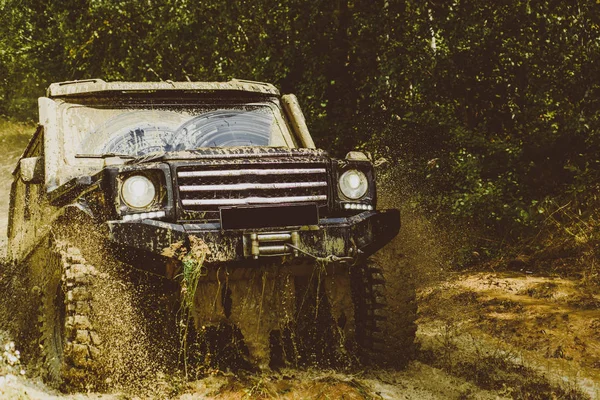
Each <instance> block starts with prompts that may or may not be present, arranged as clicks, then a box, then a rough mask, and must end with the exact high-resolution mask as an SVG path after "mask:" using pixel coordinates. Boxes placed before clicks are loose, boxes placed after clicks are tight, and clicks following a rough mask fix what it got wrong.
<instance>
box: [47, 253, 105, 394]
mask: <svg viewBox="0 0 600 400" xmlns="http://www.w3.org/2000/svg"><path fill="white" fill-rule="evenodd" d="M47 259H48V265H47V275H46V278H47V279H46V282H45V287H44V288H43V289H42V291H41V307H40V308H41V309H40V313H39V322H40V324H39V327H40V330H41V332H40V348H41V351H42V362H43V366H44V370H45V375H46V379H47V380H48V381H49V383H50V384H51V385H53V386H55V387H58V388H61V389H65V388H67V387H68V388H71V387H72V388H78V389H91V388H95V387H96V386H97V385H96V383H97V378H99V371H98V370H97V369H98V359H99V354H100V347H101V345H102V343H101V342H100V338H99V336H98V333H97V332H96V330H95V329H94V325H93V323H94V321H95V315H94V313H93V308H92V305H91V301H92V294H91V290H90V288H91V286H92V285H93V282H94V278H95V277H96V276H97V275H98V272H97V271H96V269H95V268H94V267H93V266H91V265H88V264H86V262H85V260H84V259H83V258H82V257H81V254H80V252H79V251H78V250H77V249H75V248H73V247H66V246H53V248H51V249H49V252H48V257H47Z"/></svg>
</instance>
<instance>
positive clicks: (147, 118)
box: [67, 104, 294, 157]
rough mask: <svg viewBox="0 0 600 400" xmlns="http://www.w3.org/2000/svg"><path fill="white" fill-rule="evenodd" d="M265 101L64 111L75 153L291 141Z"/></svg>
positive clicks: (277, 144)
mask: <svg viewBox="0 0 600 400" xmlns="http://www.w3.org/2000/svg"><path fill="white" fill-rule="evenodd" d="M278 112H279V111H278V108H277V107H276V106H275V105H272V104H271V105H270V104H244V105H236V106H203V107H202V108H185V109H183V108H177V109H173V108H170V109H169V108H163V109H147V108H146V109H143V108H142V109H140V108H135V109H132V108H129V109H105V108H94V107H85V106H83V107H82V106H74V107H71V108H70V109H69V111H68V112H67V115H68V117H67V118H68V119H69V120H70V121H69V122H70V124H69V125H70V126H71V127H72V128H75V129H74V132H73V133H74V136H75V138H74V139H75V140H76V141H77V142H78V143H79V145H78V146H76V148H77V149H78V150H77V151H76V154H77V156H84V157H85V156H102V155H109V154H110V155H127V156H143V155H146V154H150V153H157V152H169V151H181V150H194V149H198V148H203V147H236V146H271V147H282V146H283V147H294V144H293V141H292V139H291V136H290V134H289V132H288V131H287V127H286V126H285V123H284V122H283V120H282V119H281V116H280V115H279V118H277V113H278Z"/></svg>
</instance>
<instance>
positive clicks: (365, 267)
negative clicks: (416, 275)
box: [351, 259, 417, 368]
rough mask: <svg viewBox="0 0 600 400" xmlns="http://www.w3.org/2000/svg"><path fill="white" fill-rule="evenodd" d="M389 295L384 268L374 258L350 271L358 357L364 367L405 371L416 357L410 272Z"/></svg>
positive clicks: (415, 311) (397, 283)
mask: <svg viewBox="0 0 600 400" xmlns="http://www.w3.org/2000/svg"><path fill="white" fill-rule="evenodd" d="M405 272H406V273H405V274H404V275H406V276H403V277H402V278H404V279H397V282H396V281H394V284H395V286H396V287H394V289H395V290H394V293H393V295H394V296H393V297H394V298H393V301H389V302H388V300H392V296H391V294H392V293H389V295H388V293H387V288H386V280H385V278H384V271H383V269H382V268H381V267H380V266H379V265H378V264H377V263H376V262H375V261H374V260H371V259H368V260H366V261H365V262H364V263H362V264H360V265H358V266H356V267H353V268H352V270H351V282H352V297H353V301H354V318H355V324H356V342H357V345H358V352H359V358H360V359H361V361H362V362H363V363H365V364H370V365H377V366H383V367H396V368H402V367H404V366H406V364H407V363H408V362H409V361H410V360H411V359H412V358H414V355H415V350H416V348H415V343H414V341H415V333H416V324H415V320H416V316H417V304H416V298H415V287H414V282H413V281H412V279H411V278H410V274H409V273H408V272H409V271H405Z"/></svg>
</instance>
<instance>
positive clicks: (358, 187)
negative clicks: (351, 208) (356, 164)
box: [339, 169, 369, 200]
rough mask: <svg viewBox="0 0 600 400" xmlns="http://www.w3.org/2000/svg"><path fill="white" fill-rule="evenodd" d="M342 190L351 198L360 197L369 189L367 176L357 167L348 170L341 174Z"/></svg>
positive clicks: (340, 183)
mask: <svg viewBox="0 0 600 400" xmlns="http://www.w3.org/2000/svg"><path fill="white" fill-rule="evenodd" d="M339 185H340V190H341V191H342V193H343V194H344V196H346V197H347V198H349V199H352V200H357V199H360V198H361V197H363V196H364V195H365V193H367V190H368V189H369V181H368V180H367V176H366V175H365V174H364V173H362V172H360V171H357V170H355V169H351V170H348V171H346V172H344V173H343V174H342V176H340V181H339Z"/></svg>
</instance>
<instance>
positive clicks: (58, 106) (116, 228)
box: [8, 80, 415, 384]
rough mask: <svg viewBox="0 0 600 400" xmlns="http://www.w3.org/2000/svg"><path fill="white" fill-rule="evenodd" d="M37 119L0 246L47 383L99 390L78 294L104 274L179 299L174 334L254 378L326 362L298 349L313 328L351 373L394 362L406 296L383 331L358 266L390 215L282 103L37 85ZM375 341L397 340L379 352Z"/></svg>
mask: <svg viewBox="0 0 600 400" xmlns="http://www.w3.org/2000/svg"><path fill="white" fill-rule="evenodd" d="M39 106H40V124H39V127H38V129H37V131H36V133H35V134H34V136H33V138H32V139H31V142H30V144H29V145H28V147H27V149H26V150H25V153H24V155H23V157H22V158H21V160H20V162H19V164H18V165H17V167H16V169H15V171H14V177H15V179H14V183H13V186H12V191H11V205H10V218H9V228H8V235H9V249H10V250H9V251H10V255H11V256H12V259H13V260H14V261H15V262H16V263H17V264H19V265H22V268H24V269H26V270H27V273H28V277H29V278H28V279H29V284H30V286H31V287H32V288H33V289H35V290H33V291H32V293H33V292H35V293H39V296H40V299H39V304H40V306H39V309H40V311H39V314H40V316H39V321H41V322H40V332H41V333H40V347H41V348H42V353H43V354H42V358H43V359H44V364H45V365H46V367H47V368H46V369H47V375H48V376H49V378H50V380H51V381H53V382H58V383H60V382H63V383H67V384H70V383H73V382H75V381H76V380H77V379H81V377H82V376H87V378H86V379H88V380H90V381H91V380H92V378H90V376H94V374H96V375H101V372H99V371H101V370H102V366H101V365H100V364H101V362H100V360H102V357H103V356H102V353H103V351H104V350H103V348H104V347H106V346H105V343H106V342H107V341H109V340H110V338H106V337H104V338H103V337H101V336H102V335H101V334H100V333H99V331H101V330H102V329H101V327H96V326H94V325H95V324H96V325H98V324H101V325H102V326H104V324H105V323H106V321H105V322H100V321H101V320H102V316H101V315H99V312H98V308H97V307H96V306H95V302H97V301H99V300H100V296H102V294H101V293H100V292H98V293H94V290H93V288H94V287H96V286H98V284H97V283H94V282H96V280H97V279H98V276H102V277H103V278H102V279H108V278H107V276H109V275H110V273H104V272H103V268H107V266H109V265H118V266H119V267H116V269H115V268H113V269H112V270H111V271H112V274H115V272H114V271H127V269H132V270H139V271H145V272H146V273H147V274H151V275H152V276H162V277H164V278H166V279H171V280H173V281H175V282H179V283H181V284H182V285H183V286H184V288H185V291H186V292H187V293H188V294H189V293H190V292H191V291H192V295H193V301H192V302H191V303H190V310H191V315H192V317H193V320H194V321H195V324H194V326H193V327H192V328H193V329H192V330H195V331H196V332H197V334H198V335H199V336H202V332H204V336H205V337H206V336H207V335H208V334H207V333H206V330H207V329H209V328H210V327H211V326H220V327H223V326H233V327H234V331H235V332H237V334H238V336H240V337H241V338H242V339H240V341H241V343H242V345H241V347H242V348H243V349H244V351H246V353H247V359H248V360H249V361H250V362H251V363H254V364H258V365H260V366H265V365H268V364H269V363H270V364H271V365H275V364H277V363H292V364H297V363H298V360H301V362H309V361H310V360H308V358H310V357H308V356H306V352H307V350H306V349H311V351H313V352H317V353H318V352H319V351H320V350H315V349H316V348H319V346H321V348H322V347H323V346H325V347H326V346H327V345H326V344H325V345H324V344H323V343H321V344H318V343H316V342H318V341H319V340H318V339H319V336H323V332H324V331H323V326H324V325H328V326H329V327H330V328H331V329H329V328H328V329H325V331H327V332H329V333H327V334H325V336H323V337H328V338H329V339H332V340H334V341H341V342H342V345H343V346H342V347H343V348H344V349H345V350H344V351H345V352H348V353H352V354H354V355H356V356H357V357H358V358H362V359H363V361H367V362H371V361H377V362H379V361H382V360H383V361H386V360H387V359H389V358H390V357H389V356H390V355H393V357H391V358H393V359H394V360H396V361H401V360H406V359H408V358H409V356H410V353H411V348H412V342H413V338H414V323H413V321H414V314H415V305H414V297H411V296H410V291H411V289H410V287H409V286H407V287H406V291H407V296H405V297H406V299H408V300H407V304H406V306H405V307H403V308H401V309H399V310H396V311H395V312H394V313H389V312H388V311H387V309H386V304H385V279H384V277H383V272H382V270H381V269H380V268H379V267H377V266H376V265H375V264H374V262H373V261H372V260H370V259H369V257H370V256H371V255H373V254H374V253H375V252H376V251H377V250H378V249H380V248H381V247H382V246H383V245H385V244H386V243H387V242H389V241H390V240H391V239H392V238H393V237H394V236H395V235H396V234H397V232H398V230H399V225H400V217H399V212H398V211H397V210H376V200H377V198H376V189H375V173H374V169H373V164H372V162H371V161H370V159H369V157H367V156H366V155H365V154H363V153H360V152H350V153H348V155H347V157H346V158H345V159H343V160H341V159H335V158H332V157H330V156H328V154H327V153H326V152H324V151H322V150H318V149H315V145H314V143H313V140H312V139H311V137H310V134H309V132H308V129H307V127H306V124H305V121H304V117H303V115H302V112H301V111H300V108H299V106H298V102H297V100H296V98H295V97H294V96H293V95H284V96H280V94H279V92H278V91H277V89H275V88H274V87H273V86H272V85H269V84H263V83H257V82H248V81H239V80H232V81H230V82H223V83H191V82H185V83H180V82H160V83H126V82H104V81H102V80H88V81H76V82H64V83H57V84H53V85H51V86H50V88H49V89H48V94H47V97H43V98H40V100H39ZM123 266H125V267H123ZM119 268H120V269H119ZM116 274H117V275H118V274H119V272H116ZM190 275H192V276H194V277H195V278H194V279H195V280H192V281H190V280H189V276H190ZM152 296H154V297H158V296H159V294H158V293H155V294H153V295H151V297H152ZM32 297H35V296H34V295H32ZM134 303H135V302H133V303H132V304H134ZM120 311H121V310H120V309H119V307H117V308H116V309H115V310H114V313H115V314H114V315H115V318H117V319H118V318H119V317H118V314H119V312H120ZM311 316H312V317H311ZM104 317H106V315H105V316H104ZM313 317H314V318H313ZM163 323H164V324H166V323H168V322H167V321H166V320H165V321H163ZM184 325H185V321H184ZM389 325H395V327H396V328H397V327H398V326H399V325H400V326H402V329H401V330H400V331H401V332H402V334H401V336H402V337H394V338H392V339H389V338H388V337H387V336H386V335H387V332H386V330H387V328H386V326H389ZM207 327H208V328H207ZM117 331H118V329H117ZM301 331H303V332H305V333H306V332H312V333H311V334H312V339H310V337H311V335H310V334H309V335H308V336H306V335H305V336H304V337H305V339H296V338H298V337H299V336H300V333H301ZM106 335H111V333H106ZM149 335H151V333H149ZM328 335H329V336H328ZM208 336H210V335H208ZM392 336H393V335H392ZM306 337H308V339H306ZM172 340H173V341H177V338H172ZM290 343H291V345H290ZM338 343H339V342H338ZM330 345H331V344H330ZM303 346H304V347H303ZM311 346H312V347H311ZM331 346H333V347H335V348H336V349H334V352H337V351H338V348H339V347H340V346H337V345H331ZM217 347H218V346H217ZM203 349H204V351H205V352H206V351H207V349H209V350H210V346H208V347H207V346H204V347H203ZM212 351H214V349H213V350H212ZM274 353H278V354H277V355H275V354H274ZM386 356H388V357H386ZM90 373H92V374H90Z"/></svg>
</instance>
